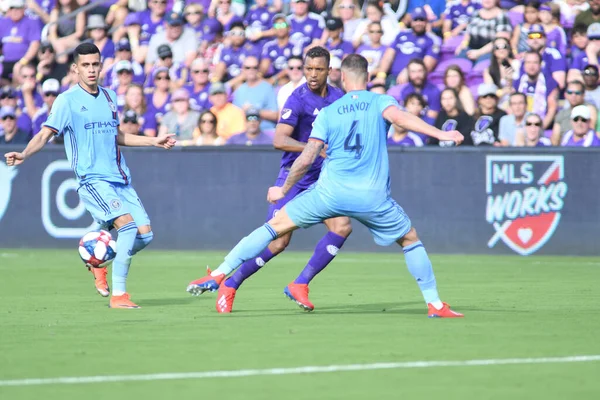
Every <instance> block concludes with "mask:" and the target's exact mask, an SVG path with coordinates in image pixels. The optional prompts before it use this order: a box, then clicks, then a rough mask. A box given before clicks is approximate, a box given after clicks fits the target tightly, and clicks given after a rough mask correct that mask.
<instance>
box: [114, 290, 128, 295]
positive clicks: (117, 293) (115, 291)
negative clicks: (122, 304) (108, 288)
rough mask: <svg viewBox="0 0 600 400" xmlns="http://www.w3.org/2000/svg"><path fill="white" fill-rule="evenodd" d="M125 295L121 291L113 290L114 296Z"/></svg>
mask: <svg viewBox="0 0 600 400" xmlns="http://www.w3.org/2000/svg"><path fill="white" fill-rule="evenodd" d="M124 294H125V292H123V291H121V290H113V292H112V295H113V296H123V295H124Z"/></svg>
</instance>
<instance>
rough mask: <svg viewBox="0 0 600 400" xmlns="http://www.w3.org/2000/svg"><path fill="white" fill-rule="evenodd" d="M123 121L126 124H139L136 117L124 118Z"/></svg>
mask: <svg viewBox="0 0 600 400" xmlns="http://www.w3.org/2000/svg"><path fill="white" fill-rule="evenodd" d="M123 123H124V124H137V123H138V122H137V121H136V120H134V119H124V120H123Z"/></svg>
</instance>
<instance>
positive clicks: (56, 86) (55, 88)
mask: <svg viewBox="0 0 600 400" xmlns="http://www.w3.org/2000/svg"><path fill="white" fill-rule="evenodd" d="M59 93H60V82H59V81H57V80H56V79H54V78H50V79H47V80H46V81H44V83H43V84H42V94H43V95H44V105H43V106H42V107H40V108H39V109H38V110H37V111H36V113H35V115H34V116H33V118H32V125H33V134H34V135H37V134H38V133H39V132H40V130H41V129H42V124H43V123H44V122H46V120H47V119H48V115H49V114H50V112H51V111H52V105H53V104H54V100H56V97H57V96H58V94H59Z"/></svg>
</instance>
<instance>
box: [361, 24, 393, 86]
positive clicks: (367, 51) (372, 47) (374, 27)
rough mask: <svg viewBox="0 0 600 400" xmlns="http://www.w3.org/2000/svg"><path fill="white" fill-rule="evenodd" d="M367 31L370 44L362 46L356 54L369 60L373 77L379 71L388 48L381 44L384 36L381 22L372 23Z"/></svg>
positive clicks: (369, 68)
mask: <svg viewBox="0 0 600 400" xmlns="http://www.w3.org/2000/svg"><path fill="white" fill-rule="evenodd" d="M367 29H368V31H367V32H368V35H369V42H370V43H369V44H361V45H360V46H359V47H358V49H357V50H356V53H357V54H360V55H361V56H363V57H364V58H366V59H367V61H368V62H369V67H368V70H369V75H371V77H373V76H375V74H376V72H377V70H378V69H379V66H380V64H381V59H382V58H383V54H384V53H385V51H386V50H387V48H388V47H387V46H384V45H383V44H381V35H382V34H383V30H382V29H381V23H380V22H371V23H370V24H369V25H368V26H367Z"/></svg>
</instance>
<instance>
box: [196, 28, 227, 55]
mask: <svg viewBox="0 0 600 400" xmlns="http://www.w3.org/2000/svg"><path fill="white" fill-rule="evenodd" d="M222 41H223V25H221V23H220V22H219V21H218V20H217V19H216V18H205V19H204V20H203V21H202V39H201V40H200V46H199V47H198V56H199V57H202V58H204V59H205V60H212V59H213V57H214V56H215V54H216V53H217V49H219V47H220V46H221V43H222Z"/></svg>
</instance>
